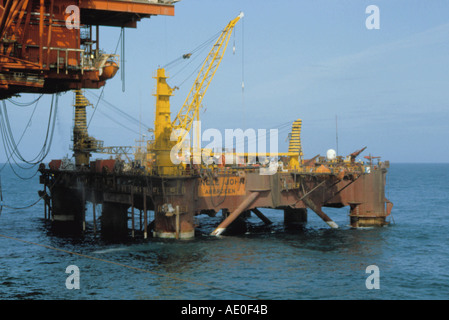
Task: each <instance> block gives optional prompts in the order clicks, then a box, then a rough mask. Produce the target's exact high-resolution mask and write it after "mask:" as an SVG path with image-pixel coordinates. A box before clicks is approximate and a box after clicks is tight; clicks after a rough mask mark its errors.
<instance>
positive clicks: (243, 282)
mask: <svg viewBox="0 0 449 320" xmlns="http://www.w3.org/2000/svg"><path fill="white" fill-rule="evenodd" d="M16 169H17V168H16ZM32 173H33V172H31V173H30V172H25V173H23V174H28V175H31V174H32ZM0 175H1V184H2V192H3V199H4V204H5V205H7V206H8V207H4V208H3V211H2V212H1V215H0V235H1V236H0V299H2V300H5V299H6V300H23V299H32V300H46V299H57V300H60V299H64V300H83V299H88V300H92V299H96V300H106V299H107V300H110V299H125V300H128V299H133V300H137V299H151V300H167V299H170V300H173V299H174V300H228V299H232V300H240V299H244V300H248V299H256V298H257V299H272V300H301V299H326V300H327V299H344V300H359V299H386V300H390V299H418V300H421V299H432V300H435V299H438V300H439V299H449V206H448V203H449V164H395V163H393V164H391V167H390V169H389V173H388V175H387V192H386V196H387V198H388V199H390V200H391V201H392V202H393V203H394V207H393V214H392V217H391V218H390V219H389V220H390V221H391V224H390V225H389V226H387V227H383V228H373V229H362V230H356V229H351V228H349V227H348V223H349V217H348V212H349V209H348V208H341V209H329V208H324V211H325V212H326V213H327V214H328V215H329V216H330V217H331V218H332V219H334V221H335V222H337V224H338V225H339V226H340V228H339V229H336V230H334V229H329V227H328V226H327V225H326V224H325V223H324V222H323V221H321V220H320V219H319V218H318V217H317V216H316V215H315V214H314V213H313V212H312V211H310V210H309V221H308V223H307V225H306V226H305V227H303V228H301V227H296V228H286V227H285V226H284V223H283V212H282V211H276V210H263V212H264V213H265V214H266V216H267V217H269V218H270V219H271V220H272V221H273V222H274V223H273V224H272V225H271V226H268V227H267V226H264V225H263V223H262V222H261V221H260V220H259V219H258V218H257V217H256V216H254V215H253V216H251V217H250V218H249V219H248V231H247V232H246V233H244V234H239V235H232V236H222V237H219V238H216V237H211V236H209V235H208V234H209V233H210V232H211V231H212V230H213V229H214V227H215V226H216V225H217V224H218V223H219V222H220V220H221V215H220V214H218V215H217V216H216V217H214V218H210V217H208V216H199V217H197V218H196V221H197V223H198V224H199V227H198V234H197V236H196V238H195V239H194V240H189V241H174V240H161V239H154V238H150V239H147V240H144V239H142V237H141V236H138V237H136V238H135V239H130V240H126V241H122V242H118V243H117V242H115V243H111V242H107V241H105V240H102V239H101V237H100V236H99V235H98V234H97V235H94V233H93V221H92V211H91V208H89V210H88V212H87V231H86V232H85V234H83V235H80V236H74V235H72V236H70V235H61V234H58V233H55V232H53V230H52V228H51V223H49V222H48V221H45V220H44V207H43V202H42V201H40V202H38V203H37V204H36V205H34V206H31V207H29V208H26V209H11V208H10V207H25V206H27V205H30V204H32V203H34V202H35V201H36V200H37V199H38V194H37V191H38V190H41V189H42V185H40V184H39V177H38V175H36V176H34V177H33V178H32V179H30V180H21V179H19V178H17V177H16V176H15V174H14V173H13V172H12V171H11V168H9V166H6V167H5V168H4V169H3V171H2V172H1V173H0ZM88 207H90V206H88ZM97 216H98V214H97ZM150 217H152V215H150ZM98 225H99V223H98ZM5 236H6V237H5ZM73 265H74V266H76V267H78V270H79V289H68V288H67V286H66V282H67V281H68V280H69V277H72V276H73V275H75V274H74V273H70V272H68V273H66V269H67V267H68V266H73ZM372 265H374V266H376V267H377V268H378V271H379V273H378V274H379V277H378V280H379V281H378V284H379V289H368V288H367V278H368V277H370V275H371V273H367V267H368V266H372ZM70 279H71V278H70ZM70 283H72V284H74V283H75V282H74V281H73V282H70Z"/></svg>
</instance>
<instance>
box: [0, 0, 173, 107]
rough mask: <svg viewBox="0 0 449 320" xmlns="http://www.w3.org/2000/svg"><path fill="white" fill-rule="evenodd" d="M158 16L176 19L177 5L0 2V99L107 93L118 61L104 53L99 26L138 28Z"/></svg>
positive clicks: (106, 0)
mask: <svg viewBox="0 0 449 320" xmlns="http://www.w3.org/2000/svg"><path fill="white" fill-rule="evenodd" d="M153 15H169V16H173V15H174V5H173V4H169V2H168V1H163V3H162V2H161V1H160V0H150V1H148V0H147V1H143V0H140V1H139V0H135V1H131V0H0V99H5V98H8V97H10V96H13V95H15V94H19V93H22V92H23V93H56V92H62V91H67V90H72V89H82V88H100V87H102V86H103V85H104V84H105V81H106V80H107V79H109V78H111V77H113V76H114V75H115V73H116V72H117V70H118V67H119V65H118V59H117V56H116V55H112V54H105V53H102V52H101V50H100V47H99V26H115V27H122V28H135V27H136V26H137V21H140V20H141V19H142V18H148V17H151V16H153ZM93 28H96V30H95V32H93ZM93 33H95V38H94V37H93Z"/></svg>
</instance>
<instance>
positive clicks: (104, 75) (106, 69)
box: [100, 60, 119, 81]
mask: <svg viewBox="0 0 449 320" xmlns="http://www.w3.org/2000/svg"><path fill="white" fill-rule="evenodd" d="M118 69H119V67H118V64H117V63H116V62H115V61H112V60H108V61H106V62H105V64H104V66H103V67H102V71H101V75H100V80H102V81H103V80H108V79H111V78H113V77H114V76H115V74H116V73H117V71H118Z"/></svg>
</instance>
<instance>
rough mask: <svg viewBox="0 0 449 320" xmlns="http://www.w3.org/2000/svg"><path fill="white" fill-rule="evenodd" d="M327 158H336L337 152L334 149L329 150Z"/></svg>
mask: <svg viewBox="0 0 449 320" xmlns="http://www.w3.org/2000/svg"><path fill="white" fill-rule="evenodd" d="M326 158H327V160H335V158H337V152H335V150H334V149H329V150H327V152H326Z"/></svg>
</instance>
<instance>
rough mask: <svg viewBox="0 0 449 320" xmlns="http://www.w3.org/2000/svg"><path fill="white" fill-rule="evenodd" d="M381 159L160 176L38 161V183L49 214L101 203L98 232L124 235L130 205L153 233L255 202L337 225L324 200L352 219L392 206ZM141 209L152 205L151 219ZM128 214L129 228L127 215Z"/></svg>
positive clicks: (78, 213) (80, 211) (358, 223)
mask: <svg viewBox="0 0 449 320" xmlns="http://www.w3.org/2000/svg"><path fill="white" fill-rule="evenodd" d="M387 167H388V165H387V164H383V163H381V164H379V165H371V166H368V167H367V166H359V167H358V168H356V169H351V170H346V171H345V170H341V168H340V169H339V167H338V166H337V167H334V168H333V169H331V170H327V171H324V172H317V170H314V171H312V172H308V170H301V171H286V172H282V171H278V172H276V173H275V174H273V175H261V174H260V173H259V171H258V170H257V169H251V170H248V169H244V168H243V169H239V168H238V167H237V168H219V169H217V168H216V169H215V170H209V171H201V172H197V173H198V174H193V175H188V176H178V177H165V178H164V177H160V176H151V175H148V174H145V173H144V172H135V171H132V172H128V173H126V172H108V171H107V170H106V171H102V172H97V171H95V170H88V169H84V170H79V169H77V170H60V169H57V168H53V169H51V168H45V166H43V165H42V166H41V168H40V171H41V174H42V175H41V183H42V184H44V186H45V190H47V188H48V190H49V193H50V195H49V196H48V197H49V199H51V201H49V204H48V207H49V209H50V210H49V212H51V218H52V220H53V221H55V220H58V221H75V222H77V223H76V225H78V226H81V225H85V220H86V217H85V207H86V206H85V204H86V202H91V203H94V204H102V205H103V206H102V210H103V212H102V219H103V220H104V221H102V229H105V232H107V231H108V230H109V231H110V232H109V233H112V234H116V235H126V234H127V231H128V230H127V220H128V219H129V211H132V212H134V210H136V212H137V211H140V213H141V216H140V221H142V213H143V215H144V217H143V219H144V221H143V227H142V229H143V230H142V231H143V232H144V236H145V237H146V236H147V234H148V232H149V231H150V230H149V229H151V230H153V236H155V237H160V238H177V239H190V238H193V237H194V234H195V223H194V217H195V216H196V215H199V214H207V215H209V216H215V215H216V214H217V213H218V212H219V211H220V210H222V211H226V212H230V213H231V214H230V215H229V216H228V217H227V218H226V219H225V221H223V224H224V225H225V226H224V229H225V228H226V227H227V225H229V224H230V223H232V221H233V220H234V219H235V218H237V216H239V215H240V213H242V212H247V211H248V210H257V208H273V209H280V210H283V211H284V212H294V211H295V210H298V212H304V209H311V210H312V211H314V212H315V213H316V214H317V215H318V216H320V217H321V218H322V219H323V221H324V222H326V223H327V224H328V225H329V226H330V227H332V228H336V227H338V226H337V225H336V224H335V223H334V222H333V221H332V219H331V217H329V216H327V215H326V214H325V213H324V212H323V208H325V207H334V208H341V207H349V219H350V225H351V226H352V227H355V228H358V227H370V226H383V225H386V224H387V221H386V217H387V216H388V215H389V214H390V213H391V208H392V204H391V202H390V201H389V200H388V199H386V198H385V182H386V173H387ZM367 168H368V169H367ZM309 171H311V170H309ZM83 204H84V205H83ZM148 211H153V212H154V215H153V219H150V217H149V216H147V212H148ZM259 212H260V211H259ZM131 219H132V223H133V226H132V229H133V230H132V231H133V233H132V234H134V228H135V227H134V224H135V219H134V216H132V217H131ZM111 221H112V222H111ZM221 226H222V225H220V226H219V227H218V228H219V229H220V228H221Z"/></svg>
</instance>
